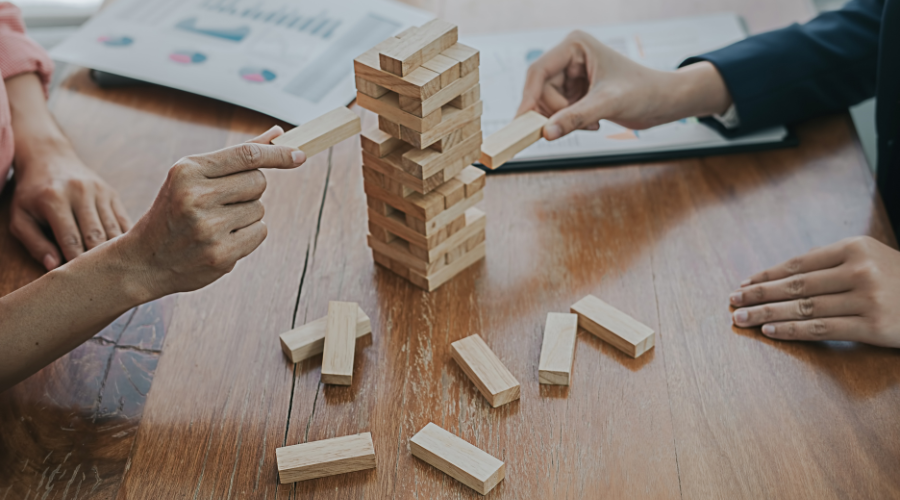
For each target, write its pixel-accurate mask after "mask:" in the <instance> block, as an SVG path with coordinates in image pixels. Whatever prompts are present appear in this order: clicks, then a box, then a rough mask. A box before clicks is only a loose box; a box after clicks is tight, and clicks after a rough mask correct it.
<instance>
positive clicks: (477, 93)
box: [401, 71, 481, 109]
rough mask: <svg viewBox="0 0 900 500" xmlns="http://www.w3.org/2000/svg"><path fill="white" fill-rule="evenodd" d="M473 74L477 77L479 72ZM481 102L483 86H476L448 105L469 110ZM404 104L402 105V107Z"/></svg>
mask: <svg viewBox="0 0 900 500" xmlns="http://www.w3.org/2000/svg"><path fill="white" fill-rule="evenodd" d="M473 74H475V75H477V74H478V72H477V71H475V72H474V73H473ZM480 100H481V85H475V86H474V87H472V88H471V89H469V90H467V91H466V92H463V94H462V95H460V96H459V97H457V98H455V99H453V100H452V101H450V102H448V103H447V104H449V105H451V106H453V107H454V108H459V109H463V108H468V107H469V106H471V105H473V104H475V103H476V102H477V101H480ZM402 104H403V103H401V105H402Z"/></svg>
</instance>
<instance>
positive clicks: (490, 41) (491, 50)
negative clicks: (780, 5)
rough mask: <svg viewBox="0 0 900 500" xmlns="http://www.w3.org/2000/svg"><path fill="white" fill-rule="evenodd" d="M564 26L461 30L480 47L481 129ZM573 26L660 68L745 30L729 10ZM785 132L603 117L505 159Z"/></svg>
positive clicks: (497, 116)
mask: <svg viewBox="0 0 900 500" xmlns="http://www.w3.org/2000/svg"><path fill="white" fill-rule="evenodd" d="M572 29H574V28H571V29H570V28H566V29H550V30H541V31H529V32H523V33H509V34H497V35H483V36H467V37H464V39H463V40H461V41H462V42H463V43H465V44H467V45H471V46H472V47H475V48H477V49H479V50H480V51H481V97H482V100H483V101H484V116H483V118H482V120H483V121H482V127H483V130H484V134H485V136H487V135H490V134H492V133H493V132H495V131H497V130H498V129H500V128H501V127H503V126H504V125H506V124H507V123H509V122H510V121H511V120H512V118H513V117H514V116H515V113H516V110H517V109H518V107H519V103H520V102H521V100H522V89H523V87H524V85H525V73H526V71H527V69H528V66H529V65H530V64H531V63H532V62H534V61H535V60H536V59H537V58H538V57H540V56H541V55H542V54H543V53H544V51H546V50H548V49H550V48H552V47H553V46H555V45H557V44H558V43H559V42H561V41H562V40H563V39H564V38H565V37H566V35H567V34H568V33H569V32H570V31H572ZM581 29H583V30H584V31H586V32H588V33H590V34H591V35H593V36H595V37H597V39H598V40H600V41H601V42H603V43H604V44H606V45H608V46H610V47H612V48H613V49H615V50H616V51H618V52H619V53H621V54H623V55H625V56H627V57H629V58H631V59H633V60H635V61H637V62H639V63H641V64H643V65H645V66H648V67H651V68H655V69H660V70H673V69H675V68H677V67H678V65H679V64H680V63H681V62H682V61H684V60H685V59H687V58H688V57H689V56H693V55H699V54H702V53H704V52H709V51H711V50H715V49H717V48H721V47H724V46H726V45H729V44H731V43H734V42H736V41H739V40H741V39H743V38H744V37H745V36H746V35H745V31H744V28H743V26H742V24H741V21H740V18H739V17H738V16H737V15H735V14H717V15H709V16H703V17H694V18H686V19H675V20H669V21H659V22H648V23H640V24H631V25H620V26H603V27H591V28H581ZM787 133H788V132H787V129H786V128H785V127H775V128H772V129H768V130H764V131H760V132H758V133H755V134H751V135H747V136H744V137H741V138H737V139H726V138H724V137H722V136H721V135H720V134H719V133H718V132H716V131H715V130H713V129H711V128H709V127H707V126H705V125H703V124H702V123H700V122H699V121H698V120H697V119H696V118H687V119H684V120H680V121H677V122H673V123H669V124H665V125H660V126H658V127H653V128H651V129H647V130H630V129H627V128H625V127H621V126H619V125H616V124H614V123H612V122H609V121H605V120H604V121H601V123H600V130H599V131H598V132H589V131H577V132H574V133H572V134H570V135H568V136H566V137H564V138H562V139H559V140H556V141H553V142H547V141H546V140H543V139H541V140H540V141H539V142H537V143H535V144H534V145H532V146H531V147H529V148H527V149H526V150H525V151H523V152H521V153H519V154H518V155H517V156H516V158H514V159H513V160H511V161H510V162H509V163H510V164H513V165H514V164H515V163H521V162H535V161H541V160H551V159H552V160H558V159H576V158H596V157H602V156H606V155H610V156H611V155H625V154H640V153H650V152H663V151H673V152H674V151H682V150H690V149H707V148H716V147H727V146H746V145H756V144H766V143H777V142H780V141H782V140H783V139H784V138H785V137H786V136H787Z"/></svg>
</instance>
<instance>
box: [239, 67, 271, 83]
mask: <svg viewBox="0 0 900 500" xmlns="http://www.w3.org/2000/svg"><path fill="white" fill-rule="evenodd" d="M240 75H241V78H243V79H244V80H246V81H248V82H253V83H266V82H271V81H272V80H274V79H275V77H276V75H275V72H273V71H270V70H268V69H265V68H258V67H247V68H241V71H240Z"/></svg>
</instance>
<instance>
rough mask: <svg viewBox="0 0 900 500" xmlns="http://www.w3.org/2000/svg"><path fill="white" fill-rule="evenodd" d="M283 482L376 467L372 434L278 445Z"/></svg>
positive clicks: (280, 474)
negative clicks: (279, 446)
mask: <svg viewBox="0 0 900 500" xmlns="http://www.w3.org/2000/svg"><path fill="white" fill-rule="evenodd" d="M275 461H276V462H277V463H278V480H279V482H280V483H281V484H287V483H295V482H297V481H307V480H309V479H316V478H319V477H327V476H334V475H337V474H346V473H348V472H356V471H360V470H366V469H374V468H375V445H374V443H372V434H371V433H368V432H366V433H364V434H356V435H354V436H343V437H336V438H331V439H323V440H321V441H311V442H309V443H302V444H295V445H293V446H284V447H281V448H276V449H275Z"/></svg>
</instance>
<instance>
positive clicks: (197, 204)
mask: <svg viewBox="0 0 900 500" xmlns="http://www.w3.org/2000/svg"><path fill="white" fill-rule="evenodd" d="M283 133H284V131H283V130H282V129H281V127H278V126H276V127H273V128H272V129H270V130H269V131H268V132H266V133H265V134H263V135H261V136H259V137H257V138H256V139H253V140H252V141H251V142H249V143H245V144H241V145H238V146H232V147H230V148H225V149H222V150H219V151H215V152H213V153H207V154H201V155H194V156H188V157H186V158H183V159H181V160H179V161H178V162H177V163H176V164H175V165H174V166H173V167H172V168H171V169H170V170H169V175H168V177H167V178H166V181H165V183H164V184H163V186H162V188H160V191H159V194H158V195H157V197H156V200H155V201H154V202H153V206H151V207H150V210H149V211H148V212H147V213H146V214H145V215H144V216H143V217H141V219H140V220H139V221H138V222H137V224H135V226H134V228H133V229H132V230H131V231H129V232H128V233H127V234H125V235H124V236H122V238H120V239H119V240H117V241H116V244H117V246H119V247H120V249H121V251H122V253H123V258H122V260H123V261H124V262H127V263H131V264H130V265H133V266H135V269H134V270H135V271H136V273H135V274H136V275H137V276H140V277H141V278H140V279H139V280H138V281H139V283H140V287H141V288H142V290H143V292H144V293H143V294H142V295H144V296H143V297H142V298H143V299H144V300H145V301H146V300H152V299H154V298H157V297H161V296H163V295H168V294H170V293H175V292H186V291H191V290H196V289H198V288H201V287H204V286H206V285H208V284H210V283H212V282H213V281H215V280H217V279H219V278H220V277H221V276H223V275H224V274H226V273H228V272H230V271H231V270H232V269H233V268H234V265H235V264H236V263H237V261H238V260H240V259H242V258H244V257H245V256H247V255H248V254H249V253H250V252H252V251H253V250H255V249H256V247H258V246H259V245H260V244H261V243H262V242H263V240H264V239H265V238H266V234H267V230H266V225H265V224H264V223H263V222H262V217H263V214H264V213H265V209H264V208H263V205H262V203H261V202H260V201H259V200H260V197H261V196H262V194H263V192H264V191H265V190H266V177H265V175H264V174H263V173H262V171H261V170H260V169H261V168H284V169H289V168H295V167H297V166H299V165H301V164H303V162H305V161H306V155H305V154H304V153H303V152H302V151H299V150H295V149H292V148H289V147H287V146H272V145H269V142H271V140H272V139H274V138H275V137H278V136H279V135H281V134H283Z"/></svg>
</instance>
